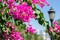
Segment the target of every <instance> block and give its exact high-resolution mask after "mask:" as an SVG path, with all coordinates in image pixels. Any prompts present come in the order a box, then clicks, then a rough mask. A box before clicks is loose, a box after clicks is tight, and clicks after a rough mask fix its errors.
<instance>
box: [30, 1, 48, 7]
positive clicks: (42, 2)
mask: <svg viewBox="0 0 60 40" xmlns="http://www.w3.org/2000/svg"><path fill="white" fill-rule="evenodd" d="M31 2H32V3H33V4H39V5H40V6H41V7H44V5H45V4H46V5H47V6H49V3H48V2H47V1H46V0H31Z"/></svg>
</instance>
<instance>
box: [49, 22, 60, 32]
mask: <svg viewBox="0 0 60 40" xmlns="http://www.w3.org/2000/svg"><path fill="white" fill-rule="evenodd" d="M52 31H54V32H56V33H60V25H59V24H58V22H57V21H54V28H52V27H50V30H49V32H50V33H51V32H52Z"/></svg>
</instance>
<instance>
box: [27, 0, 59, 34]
mask: <svg viewBox="0 0 60 40" xmlns="http://www.w3.org/2000/svg"><path fill="white" fill-rule="evenodd" d="M47 1H48V2H49V4H50V6H44V7H43V8H41V7H40V6H37V8H39V9H40V10H41V11H42V12H43V14H44V17H45V20H47V21H49V15H48V11H49V9H50V7H52V8H53V9H54V10H55V12H56V13H55V18H54V20H58V19H60V0H47ZM30 23H31V24H32V26H33V28H35V29H36V30H37V32H38V33H39V32H40V31H41V30H45V28H44V27H43V26H41V25H40V24H39V23H38V22H37V20H35V19H31V22H30ZM26 24H27V23H26Z"/></svg>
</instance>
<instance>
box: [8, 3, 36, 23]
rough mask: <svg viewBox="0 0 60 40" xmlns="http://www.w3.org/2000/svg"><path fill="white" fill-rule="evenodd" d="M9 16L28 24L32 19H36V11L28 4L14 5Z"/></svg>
mask: <svg viewBox="0 0 60 40" xmlns="http://www.w3.org/2000/svg"><path fill="white" fill-rule="evenodd" d="M12 6H13V8H10V12H9V14H10V15H12V16H13V17H14V19H18V20H22V21H24V22H28V21H29V20H30V18H34V17H35V15H34V11H33V9H32V7H31V6H28V4H27V3H26V2H24V3H23V4H20V5H17V6H16V5H12Z"/></svg>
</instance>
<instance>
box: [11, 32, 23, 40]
mask: <svg viewBox="0 0 60 40" xmlns="http://www.w3.org/2000/svg"><path fill="white" fill-rule="evenodd" d="M10 36H11V37H12V40H23V37H22V36H21V34H20V32H16V31H12V34H11V35H10Z"/></svg>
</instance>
